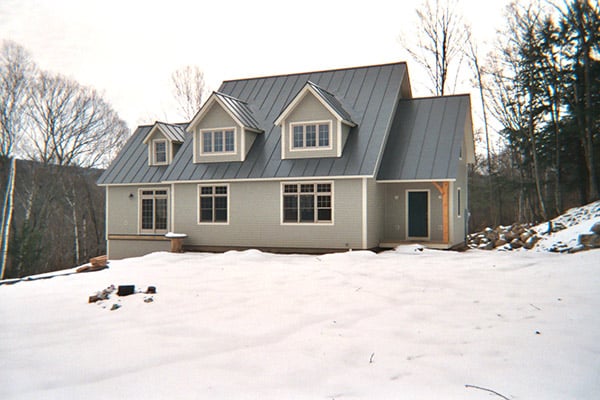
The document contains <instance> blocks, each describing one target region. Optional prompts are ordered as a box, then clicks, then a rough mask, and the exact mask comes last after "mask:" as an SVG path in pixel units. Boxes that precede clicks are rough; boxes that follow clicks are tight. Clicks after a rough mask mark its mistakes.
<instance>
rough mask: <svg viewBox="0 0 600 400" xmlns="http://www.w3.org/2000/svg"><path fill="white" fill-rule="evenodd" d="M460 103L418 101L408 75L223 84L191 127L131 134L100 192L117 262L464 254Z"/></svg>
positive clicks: (344, 73)
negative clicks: (438, 251) (176, 236)
mask: <svg viewBox="0 0 600 400" xmlns="http://www.w3.org/2000/svg"><path fill="white" fill-rule="evenodd" d="M473 160H474V147H473V133H472V126H471V108H470V100H469V96H468V95H457V96H443V97H427V98H413V97H412V94H411V86H410V82H409V76H408V70H407V67H406V64H405V63H393V64H385V65H373V66H365V67H357V68H344V69H336V70H329V71H319V72H310V73H298V74H289V75H280V76H268V77H261V78H252V79H239V80H231V81H225V82H223V84H222V85H221V87H220V88H219V90H218V91H217V92H214V93H212V95H211V96H210V97H209V98H208V100H207V101H206V103H205V104H204V105H203V106H202V108H201V109H200V110H199V111H198V113H197V114H196V116H195V117H194V118H193V119H192V120H191V121H190V122H188V123H184V124H167V123H163V122H156V123H155V124H153V125H145V126H140V127H138V128H137V130H136V131H135V133H134V134H133V136H132V137H131V138H130V139H129V141H128V142H127V143H126V144H125V146H124V147H123V149H122V150H121V152H120V153H119V155H118V156H117V157H116V159H115V160H114V161H113V163H112V164H111V165H110V167H109V168H108V169H107V170H106V171H105V172H104V174H103V175H102V176H101V178H100V179H99V182H98V183H99V185H102V186H105V188H106V233H107V241H108V254H109V257H110V258H111V259H117V258H123V257H130V256H136V255H141V254H145V253H149V252H152V251H158V250H167V249H168V248H169V242H168V241H167V239H166V238H165V236H164V235H165V234H166V233H167V232H177V233H184V234H186V235H187V237H186V239H185V241H184V247H185V248H186V249H188V250H210V251H219V250H226V249H239V248H259V249H266V250H273V251H295V252H302V251H309V252H320V251H333V250H344V249H371V248H378V247H393V246H396V245H398V244H400V243H406V242H420V243H422V244H425V245H427V246H430V247H436V248H451V247H453V246H455V245H458V244H460V243H463V242H464V240H465V236H466V226H467V218H468V187H467V165H468V164H469V163H472V162H473Z"/></svg>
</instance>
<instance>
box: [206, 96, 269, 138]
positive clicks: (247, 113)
mask: <svg viewBox="0 0 600 400" xmlns="http://www.w3.org/2000/svg"><path fill="white" fill-rule="evenodd" d="M214 95H215V96H217V97H218V98H219V100H221V101H222V102H223V104H225V106H226V107H227V109H228V110H229V111H230V112H231V113H232V114H233V115H235V117H236V118H237V119H238V120H239V121H240V122H241V123H242V124H243V125H244V127H246V128H250V129H253V130H255V131H262V129H261V128H260V126H259V125H258V122H257V121H256V119H255V118H254V116H253V113H252V110H250V107H248V103H246V102H245V101H243V100H240V99H237V98H235V97H233V96H229V95H227V94H225V93H221V92H214Z"/></svg>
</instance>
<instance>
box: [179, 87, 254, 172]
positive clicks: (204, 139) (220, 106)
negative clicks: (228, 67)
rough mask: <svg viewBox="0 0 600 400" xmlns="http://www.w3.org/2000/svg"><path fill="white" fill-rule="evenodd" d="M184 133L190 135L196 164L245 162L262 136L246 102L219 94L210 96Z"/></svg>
mask: <svg viewBox="0 0 600 400" xmlns="http://www.w3.org/2000/svg"><path fill="white" fill-rule="evenodd" d="M186 131H187V132H189V133H191V134H192V135H193V141H194V143H193V145H194V162H195V163H211V162H231V161H244V160H245V159H246V155H247V154H248V151H249V150H250V147H252V143H254V140H255V139H256V135H258V134H261V133H263V130H262V129H260V127H259V126H258V122H256V119H255V118H254V116H253V113H252V110H251V109H250V107H249V106H248V104H247V103H246V102H244V101H242V100H240V99H237V98H235V97H232V96H228V95H226V94H223V93H219V92H213V93H212V94H211V95H210V97H209V98H208V100H207V101H206V103H205V104H204V105H203V106H202V108H201V109H200V111H198V113H197V114H196V116H195V117H194V118H193V119H192V121H191V122H190V124H189V125H188V127H187V129H186Z"/></svg>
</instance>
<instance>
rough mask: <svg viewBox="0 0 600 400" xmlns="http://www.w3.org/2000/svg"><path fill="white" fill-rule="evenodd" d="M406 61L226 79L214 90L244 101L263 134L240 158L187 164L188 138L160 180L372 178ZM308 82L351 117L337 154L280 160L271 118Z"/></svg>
mask: <svg viewBox="0 0 600 400" xmlns="http://www.w3.org/2000/svg"><path fill="white" fill-rule="evenodd" d="M405 78H406V64H405V63H394V64H385V65H375V66H368V67H359V68H347V69H337V70H331V71H320V72H309V73H301V74H290V75H280V76H270V77H262V78H252V79H240V80H233V81H225V82H223V84H222V85H221V88H220V89H219V92H220V93H225V94H227V95H229V96H233V97H235V98H236V99H240V100H242V101H244V102H246V103H247V105H248V107H249V108H250V109H251V110H252V111H253V115H254V117H255V118H256V121H257V122H258V126H259V127H260V128H261V129H262V130H263V131H264V134H261V135H257V137H256V140H255V141H254V143H253V145H252V148H251V149H250V151H249V152H248V154H247V156H246V159H245V161H243V162H225V163H205V164H194V163H193V162H192V159H193V154H192V153H193V152H192V140H190V139H191V137H190V136H188V138H187V140H186V141H185V142H184V143H183V145H182V147H181V149H180V150H179V152H178V153H177V155H176V157H175V159H174V160H173V163H172V164H171V165H170V167H169V168H168V170H167V172H166V173H165V175H164V177H163V179H164V180H165V181H180V180H198V181H199V180H229V179H264V178H288V177H289V178H296V177H312V176H314V177H320V176H357V175H361V176H374V175H375V173H376V170H377V167H378V164H379V162H380V161H381V157H382V149H383V144H384V143H385V140H386V137H387V133H388V132H389V130H390V127H391V124H392V117H393V114H394V110H395V108H396V104H397V102H398V100H399V97H400V88H401V85H402V81H403V80H404V79H405ZM307 81H311V82H313V83H314V84H316V85H318V86H319V87H321V88H323V89H324V90H326V91H327V92H329V93H331V94H332V95H333V96H335V98H336V99H337V100H338V101H339V104H340V107H342V108H343V109H344V110H345V111H346V112H347V113H348V115H349V116H350V117H351V121H353V122H355V123H356V124H357V126H356V127H353V128H352V129H351V130H350V134H349V136H348V140H347V142H346V145H345V146H344V149H343V152H342V157H339V158H337V157H330V158H311V159H294V160H282V159H281V128H280V127H279V126H275V125H274V122H275V120H276V119H277V117H278V115H279V113H280V112H281V110H282V109H283V108H284V106H285V105H286V104H289V102H290V101H291V100H292V99H293V97H294V96H295V95H296V94H297V93H298V92H299V90H300V89H302V87H303V86H304V85H305V84H306V82H307Z"/></svg>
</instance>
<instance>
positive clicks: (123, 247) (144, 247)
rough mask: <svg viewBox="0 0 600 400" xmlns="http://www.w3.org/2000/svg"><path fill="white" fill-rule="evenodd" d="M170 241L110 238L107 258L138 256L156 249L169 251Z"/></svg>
mask: <svg viewBox="0 0 600 400" xmlns="http://www.w3.org/2000/svg"><path fill="white" fill-rule="evenodd" d="M170 246H171V242H170V241H168V240H160V241H159V240H153V241H145V240H110V241H109V243H108V258H109V259H110V260H120V259H122V258H129V257H139V256H143V255H145V254H149V253H154V252H156V251H169V249H170Z"/></svg>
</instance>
